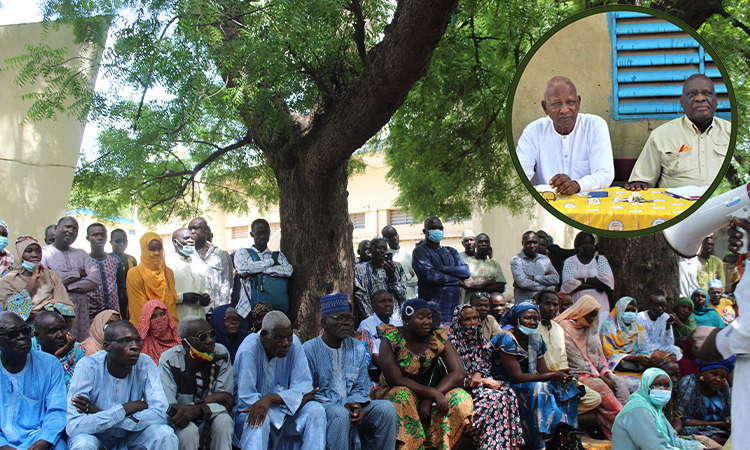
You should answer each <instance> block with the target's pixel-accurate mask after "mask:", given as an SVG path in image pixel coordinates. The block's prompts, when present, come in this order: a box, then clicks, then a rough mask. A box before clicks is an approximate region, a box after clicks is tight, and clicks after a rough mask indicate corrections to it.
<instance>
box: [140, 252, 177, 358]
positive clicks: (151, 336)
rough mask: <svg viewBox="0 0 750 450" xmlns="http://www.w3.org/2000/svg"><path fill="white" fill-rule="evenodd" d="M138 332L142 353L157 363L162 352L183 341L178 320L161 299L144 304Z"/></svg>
mask: <svg viewBox="0 0 750 450" xmlns="http://www.w3.org/2000/svg"><path fill="white" fill-rule="evenodd" d="M136 267H138V266H136ZM138 334H140V335H141V338H143V347H141V353H145V354H146V355H148V356H150V357H151V359H153V360H154V362H155V363H156V364H157V365H158V364H159V358H161V354H162V353H164V352H166V351H167V350H169V349H170V348H172V347H175V346H177V345H180V342H181V341H180V335H179V334H178V333H177V322H175V321H174V319H173V318H172V316H171V315H170V314H169V313H167V305H165V304H164V302H162V301H161V300H149V301H147V302H146V304H145V305H143V309H142V310H141V318H140V322H138Z"/></svg>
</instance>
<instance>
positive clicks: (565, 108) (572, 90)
mask: <svg viewBox="0 0 750 450" xmlns="http://www.w3.org/2000/svg"><path fill="white" fill-rule="evenodd" d="M580 107H581V97H580V96H579V95H578V90H577V89H576V85H575V84H573V82H572V81H571V80H570V79H569V78H566V77H554V78H552V79H551V80H549V81H548V82H547V84H546V85H545V86H544V100H542V109H543V110H544V113H545V114H547V115H548V116H549V118H550V119H551V120H552V123H553V125H554V127H555V131H557V132H558V133H559V134H562V135H568V134H570V133H572V132H573V127H575V124H576V119H577V118H578V110H579V109H580Z"/></svg>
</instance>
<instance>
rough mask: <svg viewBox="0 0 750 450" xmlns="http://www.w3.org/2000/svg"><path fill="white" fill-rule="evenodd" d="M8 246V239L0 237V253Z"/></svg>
mask: <svg viewBox="0 0 750 450" xmlns="http://www.w3.org/2000/svg"><path fill="white" fill-rule="evenodd" d="M7 246H8V238H7V237H5V236H2V237H0V252H1V251H3V250H5V247H7Z"/></svg>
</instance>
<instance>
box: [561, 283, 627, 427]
mask: <svg viewBox="0 0 750 450" xmlns="http://www.w3.org/2000/svg"><path fill="white" fill-rule="evenodd" d="M599 308H601V305H599V302H598V301H596V299H594V298H593V297H591V296H590V295H585V296H583V297H581V298H580V299H579V300H578V302H576V304H575V305H573V306H571V307H570V308H569V309H567V310H566V311H565V312H564V313H562V314H560V315H559V316H557V317H556V318H555V319H554V320H555V322H557V323H559V324H560V326H562V327H563V330H564V331H565V351H566V352H567V353H568V366H570V373H571V374H572V375H575V376H576V378H578V380H579V381H581V382H582V383H583V384H585V385H586V386H588V387H590V388H591V389H593V390H595V391H596V392H598V393H599V394H600V395H601V396H602V402H601V404H600V405H599V406H598V407H596V409H595V410H594V412H595V414H596V419H597V421H598V422H599V424H600V425H601V426H602V429H603V430H602V431H604V435H605V436H606V437H607V439H610V438H611V436H612V430H611V429H612V422H614V420H615V417H616V416H617V413H619V412H620V410H621V409H622V405H624V404H625V402H627V401H628V398H630V394H629V391H628V386H627V384H626V383H625V381H624V380H623V379H622V378H621V377H618V376H617V375H615V374H613V373H612V371H610V370H609V368H608V367H607V359H606V358H605V357H604V351H603V350H602V343H601V340H600V339H599Z"/></svg>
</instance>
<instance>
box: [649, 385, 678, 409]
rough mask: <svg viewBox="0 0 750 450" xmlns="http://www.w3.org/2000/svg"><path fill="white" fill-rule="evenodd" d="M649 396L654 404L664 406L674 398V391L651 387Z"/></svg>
mask: <svg viewBox="0 0 750 450" xmlns="http://www.w3.org/2000/svg"><path fill="white" fill-rule="evenodd" d="M648 397H649V398H650V399H651V403H653V404H654V405H659V406H664V405H666V404H667V403H669V400H671V399H672V391H663V390H661V389H651V392H649V394H648Z"/></svg>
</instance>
